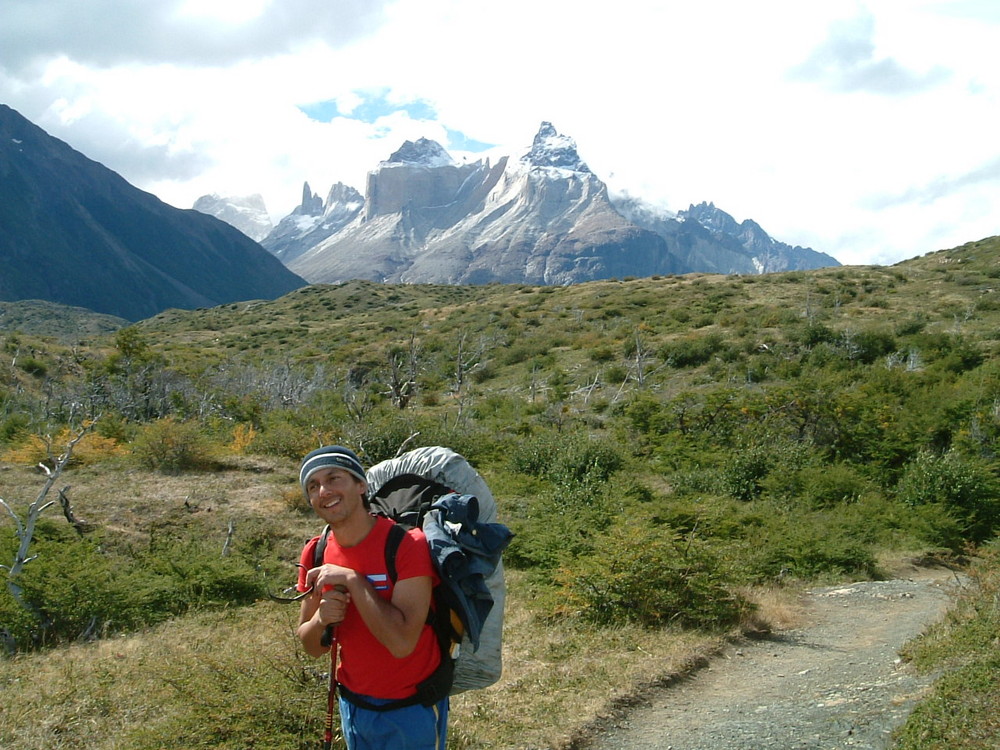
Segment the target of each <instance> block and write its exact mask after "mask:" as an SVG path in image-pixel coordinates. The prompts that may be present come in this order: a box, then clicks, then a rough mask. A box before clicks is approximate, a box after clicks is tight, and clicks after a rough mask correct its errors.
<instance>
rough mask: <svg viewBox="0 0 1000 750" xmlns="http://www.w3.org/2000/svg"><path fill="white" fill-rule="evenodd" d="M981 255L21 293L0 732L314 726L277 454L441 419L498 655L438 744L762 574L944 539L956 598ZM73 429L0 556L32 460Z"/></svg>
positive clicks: (975, 412) (561, 695) (590, 692)
mask: <svg viewBox="0 0 1000 750" xmlns="http://www.w3.org/2000/svg"><path fill="white" fill-rule="evenodd" d="M997 268H1000V241H998V240H997V239H991V240H984V241H982V242H978V243H972V244H970V245H966V246H963V247H961V248H957V249H955V250H950V251H943V252H940V253H932V254H929V255H927V256H924V257H922V258H918V259H914V260H912V261H907V262H906V263H902V264H899V265H897V266H894V267H891V268H867V267H863V268H833V269H824V270H820V271H814V272H808V273H803V272H793V273H785V274H774V275H769V276H759V277H758V276H753V277H723V276H705V275H694V276H684V277H662V278H651V279H630V280H623V281H606V282H594V283H590V284H582V285H578V286H573V287H563V288H553V287H537V288H536V287H527V286H499V285H491V286H485V287H445V286H382V285H377V284H372V283H367V282H351V283H347V284H342V285H336V286H312V287H307V288H304V289H301V290H298V291H296V292H293V293H291V294H289V295H286V296H285V297H283V298H281V299H279V300H276V301H273V302H251V303H240V304H233V305H224V306H221V307H218V308H212V309H207V310H197V311H177V310H172V311H168V312H166V313H163V314H161V315H159V316H157V317H155V318H153V319H150V320H147V321H143V322H141V323H138V324H136V325H133V326H128V327H124V328H119V329H118V330H116V331H114V332H112V333H108V334H104V333H99V332H95V333H94V334H93V335H87V336H82V337H80V336H78V337H77V338H75V339H74V338H73V336H72V334H71V333H67V332H65V331H63V332H59V333H56V332H54V331H53V328H52V326H53V320H52V316H51V315H46V317H45V328H44V330H43V332H42V333H39V332H36V331H34V330H32V326H31V324H30V316H29V317H28V318H24V317H22V318H20V319H19V328H18V330H4V331H0V352H2V354H3V355H4V356H3V360H2V361H0V498H2V499H3V500H4V501H5V505H6V508H7V510H6V520H5V525H3V526H0V564H3V565H5V566H6V567H5V568H0V573H3V574H4V575H5V576H6V582H7V584H8V585H7V586H6V587H5V589H4V590H3V591H2V592H0V624H2V625H3V628H4V630H3V638H4V644H5V646H6V649H7V652H8V655H9V657H10V658H9V659H7V660H6V661H2V662H0V683H2V684H3V685H4V686H5V688H7V689H5V691H4V692H5V698H4V699H3V700H2V701H0V745H2V746H11V747H25V748H33V747H46V748H75V747H81V748H82V747H87V748H102V747H107V748H111V747H114V748H117V749H118V750H137V749H138V748H153V747H157V748H168V747H177V748H195V747H204V748H246V747H269V748H299V747H306V746H309V743H310V742H314V741H315V738H316V737H318V736H319V735H320V734H321V729H320V722H321V721H322V717H323V713H324V710H325V709H324V697H323V691H324V690H325V688H324V686H323V671H324V670H325V666H324V665H323V664H321V663H318V662H313V661H311V660H304V659H303V657H302V656H301V655H300V653H299V650H298V649H297V648H296V644H295V643H294V639H293V637H292V635H291V621H292V618H293V617H294V614H293V613H292V612H291V609H289V608H285V609H283V608H282V607H281V605H277V604H274V603H271V602H268V601H266V593H267V592H268V591H269V590H277V589H279V588H282V587H283V586H284V585H286V584H287V583H288V582H289V581H290V580H291V577H292V567H291V562H292V561H294V560H295V559H296V558H297V555H298V552H299V550H300V548H301V544H302V542H303V541H304V540H305V539H306V538H308V536H310V535H311V534H312V533H315V528H314V527H315V521H314V519H313V518H312V517H311V514H310V512H309V511H308V509H307V508H305V507H304V504H303V502H302V498H301V493H300V492H299V490H298V486H297V484H296V482H295V468H296V462H297V460H298V458H299V457H300V456H301V455H303V454H304V453H305V452H307V451H308V450H310V449H311V448H313V447H316V446H317V445H319V444H321V443H325V442H340V443H343V444H346V445H350V446H351V447H353V448H355V449H357V450H358V451H359V452H360V453H361V454H362V455H363V457H364V458H365V460H366V461H367V462H375V461H379V460H381V459H383V458H387V457H390V456H392V455H395V453H396V452H397V451H398V450H399V449H400V447H401V446H408V447H412V446H415V445H419V444H443V445H448V446H450V447H452V448H454V449H455V450H457V451H459V452H460V453H462V454H464V455H465V456H466V457H467V458H469V459H470V460H471V461H472V462H473V463H474V464H475V465H476V466H477V468H479V470H480V472H481V473H482V474H483V475H484V477H485V478H486V479H487V481H488V483H489V484H490V486H491V488H492V489H493V491H494V494H495V495H496V496H497V499H498V505H499V510H500V514H501V517H502V520H504V521H505V522H506V523H508V525H510V526H511V527H512V529H513V530H514V531H515V533H516V537H515V539H514V542H513V544H512V546H511V547H510V549H509V552H508V554H507V556H506V558H505V559H506V563H507V567H508V572H509V576H510V579H511V596H510V599H509V602H508V604H509V606H508V629H507V631H508V636H507V637H506V648H507V664H506V667H507V668H506V672H505V676H504V678H503V680H502V681H501V683H500V684H498V685H496V686H494V687H493V688H490V689H489V690H486V691H483V692H480V693H477V694H475V695H473V696H461V697H459V698H458V699H456V701H455V709H454V713H455V719H454V722H453V732H452V737H451V740H450V746H452V747H455V748H464V747H469V748H472V747H475V748H485V747H496V748H502V747H555V746H560V745H566V744H569V743H571V742H572V739H573V738H574V737H575V736H577V735H578V734H579V733H580V732H582V731H584V730H585V727H586V726H587V724H588V722H589V721H590V720H592V719H593V718H594V717H595V716H597V715H599V714H600V713H602V712H606V711H608V710H610V709H611V707H612V706H613V704H614V703H615V702H616V701H627V700H629V699H630V696H633V695H634V694H635V693H636V691H638V690H640V689H641V686H642V685H644V684H648V683H650V682H655V681H656V680H658V679H663V677H664V675H668V674H671V673H673V672H676V671H682V670H683V669H685V668H687V667H689V666H690V665H691V664H692V663H695V662H697V660H698V659H699V658H703V656H704V655H705V654H708V653H711V651H712V650H713V649H714V648H715V647H717V645H718V644H719V642H720V641H721V639H724V638H725V637H727V636H728V635H731V634H732V633H734V632H738V631H740V630H741V629H761V628H766V627H767V626H768V620H769V619H771V620H773V619H774V618H775V617H776V616H777V615H776V611H777V610H776V609H774V608H773V605H772V604H770V602H773V601H774V600H775V599H777V600H779V601H780V600H781V598H782V596H783V595H785V594H788V595H790V594H791V593H793V592H794V591H795V587H796V586H797V585H799V584H802V583H811V582H815V581H821V580H827V581H832V580H838V579H842V578H845V577H855V578H856V577H868V578H872V577H878V576H880V575H882V574H883V572H884V571H883V570H882V566H881V565H880V561H881V560H884V559H886V558H891V557H896V558H898V557H905V556H917V555H924V554H928V553H931V554H933V555H935V556H937V557H939V558H941V557H944V558H950V559H951V560H953V561H955V562H958V561H960V560H963V559H965V558H966V557H969V556H973V557H976V556H980V557H981V558H982V562H981V563H979V565H978V567H977V568H976V570H977V571H978V572H977V573H976V575H977V576H979V577H980V579H981V581H982V582H983V583H982V585H981V586H980V588H979V589H978V590H979V591H980V592H982V593H981V595H979V596H977V597H972V598H970V600H969V603H968V604H967V605H965V606H966V607H968V608H972V609H975V608H976V607H981V606H982V601H983V600H982V596H986V597H987V598H988V597H989V596H990V594H989V592H990V590H991V589H990V588H989V584H988V581H989V580H991V579H990V576H992V575H993V571H995V569H996V566H995V564H994V563H995V556H993V555H991V554H986V553H984V552H983V551H984V550H986V551H988V550H990V549H992V547H991V540H992V539H994V538H995V536H996V534H997V530H998V525H1000V499H998V498H1000V485H998V481H1000V478H998V477H1000V475H998V468H1000V463H998V458H997V438H998V435H1000V409H998V407H997V404H1000V358H998V357H997V352H998V347H1000V338H998V336H997V333H996V332H997V331H998V330H1000V294H998V292H997V291H996V288H995V286H996V283H997V279H998V278H1000V272H998V271H997V270H996V269H997ZM81 435H82V437H81V438H80V439H79V441H78V442H77V443H76V444H75V445H74V448H73V451H72V457H71V459H69V460H68V461H67V462H66V465H65V466H64V467H63V468H62V469H61V476H60V482H59V483H57V484H56V485H55V486H54V487H53V489H52V493H53V496H52V500H53V502H54V503H55V505H54V506H53V507H50V508H48V509H47V510H46V511H45V512H44V513H40V514H38V515H39V517H38V519H37V523H36V524H35V525H34V527H33V533H32V539H31V549H30V559H28V560H24V559H22V560H20V562H19V564H18V565H16V566H15V565H12V563H13V562H15V561H16V559H17V555H18V549H19V548H20V542H21V541H22V537H23V535H21V536H19V534H18V528H19V527H18V524H19V523H20V524H22V526H23V523H24V521H25V520H26V519H27V518H28V516H29V515H30V513H31V511H30V509H29V506H28V502H29V501H30V500H31V499H32V498H34V497H35V496H36V495H37V494H38V490H39V487H40V486H41V484H42V482H43V480H44V476H43V475H39V474H37V473H35V471H36V470H35V468H34V467H37V466H38V465H39V464H41V465H43V466H46V467H49V470H50V471H51V470H52V467H56V466H57V465H58V463H57V461H58V456H59V455H60V452H61V451H62V450H64V449H65V446H66V445H67V444H68V443H69V442H70V440H72V438H73V436H81ZM57 496H58V497H57ZM60 508H61V512H60ZM15 567H16V568H17V572H16V575H14V573H13V569H14V568H15ZM12 586H13V587H15V588H16V591H17V595H16V596H15V595H14V593H12V592H13V591H14V590H15V588H12ZM994 598H995V597H994ZM994 604H995V602H994ZM959 612H966V610H965V609H960V610H959ZM956 617H959V618H966V619H968V618H969V615H968V614H959V615H956ZM962 621H963V622H964V621H965V620H962ZM995 625H996V623H993V624H992V627H994V631H993V633H994V637H995V633H996V631H995ZM987 629H988V628H987ZM949 632H955V631H954V630H953V631H949ZM974 632H975V633H976V635H975V636H969V637H968V638H967V639H966V640H967V641H968V642H969V643H970V644H971V643H974V642H977V640H976V639H977V638H980V636H981V635H982V633H984V632H986V631H985V630H982V631H979V630H975V631H974ZM940 637H941V638H945V636H940ZM980 645H981V644H980ZM986 653H987V651H983V658H985V654H986ZM914 658H918V657H916V656H915V657H914ZM919 658H920V659H924V658H925V657H923V656H921V657H919ZM926 658H927V659H930V657H926ZM976 658H978V657H976ZM961 659H965V661H962V668H965V667H966V666H967V663H966V662H968V663H972V662H973V661H975V659H974V658H973V656H971V655H967V656H962V657H961ZM960 661H961V660H960ZM941 663H944V664H945V665H946V666H947V667H948V668H951V666H952V665H955V664H958V661H956V660H955V658H953V657H952V656H948V657H947V658H945V659H944V661H943V662H941ZM994 666H995V665H994ZM969 668H970V669H972V670H973V671H975V669H981V670H986V669H987V667H986V666H982V665H980V666H979V667H975V668H974V667H969ZM979 673H980V672H976V674H979ZM986 673H987V672H986V671H983V672H982V674H986ZM970 674H971V672H970ZM941 689H942V690H944V691H946V692H947V687H946V683H942V688H941ZM8 696H9V697H8ZM928 705H931V704H930V703H929V704H928ZM987 705H991V704H987ZM948 710H950V709H948ZM930 711H931V709H930V708H922V709H921V711H920V712H918V713H917V714H915V715H914V716H915V718H914V719H913V720H912V721H911V725H912V726H917V725H915V724H914V722H922V724H920V725H919V727H920V728H917V729H914V730H913V731H914V732H916V733H917V734H918V735H919V736H921V737H930V736H931V734H930V733H931V732H932V731H938V730H937V729H933V730H932V729H930V728H928V727H929V726H930V725H932V724H935V723H936V722H939V721H940V716H938V717H937V718H935V714H933V713H928V712H930ZM985 713H990V712H988V711H987V712H985ZM994 714H995V712H994ZM984 715H985V714H984ZM991 715H993V714H991ZM983 721H984V722H985V723H984V724H983V726H984V731H994V732H995V727H994V728H993V729H992V730H991V729H989V727H990V725H989V724H988V720H986V719H984V720H983ZM906 731H910V729H909V726H908V728H907V730H906ZM942 731H943V730H942ZM904 736H905V735H901V737H904ZM914 736H917V735H914ZM902 741H904V740H902V739H901V742H902ZM942 742H943V743H944V744H941V745H939V746H940V747H946V746H954V747H975V745H965V746H962V745H948V743H947V741H944V740H943V741H942ZM901 746H905V747H918V746H920V747H931V745H917V744H911V745H901Z"/></svg>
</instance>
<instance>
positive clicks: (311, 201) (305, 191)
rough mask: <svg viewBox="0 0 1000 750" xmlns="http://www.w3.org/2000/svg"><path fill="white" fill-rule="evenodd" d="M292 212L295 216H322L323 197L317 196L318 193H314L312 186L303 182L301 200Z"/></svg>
mask: <svg viewBox="0 0 1000 750" xmlns="http://www.w3.org/2000/svg"><path fill="white" fill-rule="evenodd" d="M292 213H293V214H294V215H296V216H322V215H323V199H322V198H320V197H319V194H318V193H314V192H313V191H312V188H311V187H309V183H308V182H306V183H303V185H302V202H301V203H300V204H299V205H298V206H297V207H296V209H295V210H294V211H292Z"/></svg>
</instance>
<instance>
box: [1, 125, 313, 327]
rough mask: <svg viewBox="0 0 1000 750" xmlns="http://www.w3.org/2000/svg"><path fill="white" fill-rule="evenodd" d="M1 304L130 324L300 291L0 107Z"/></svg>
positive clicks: (246, 248)
mask: <svg viewBox="0 0 1000 750" xmlns="http://www.w3.org/2000/svg"><path fill="white" fill-rule="evenodd" d="M0 264H2V269H3V270H2V272H0V300H20V299H42V300H49V301H52V302H59V303H62V304H67V305H75V306H79V307H86V308H89V309H91V310H95V311H97V312H102V313H107V314H110V315H117V316H120V317H123V318H127V319H129V320H139V319H142V318H147V317H150V316H152V315H155V314H156V313H158V312H160V311H162V310H165V309H167V308H170V307H177V308H185V309H189V308H196V307H211V306H214V305H218V304H223V303H226V302H234V301H238V300H247V299H260V298H265V299H273V298H275V297H278V296H280V295H282V294H285V293H287V292H289V291H291V290H293V289H297V288H298V287H300V286H303V285H304V284H305V282H304V281H303V280H302V279H301V278H299V277H298V276H296V275H295V274H293V273H292V272H290V271H289V270H288V269H286V268H285V267H284V266H283V265H282V264H281V262H280V261H278V260H277V259H276V258H275V257H274V256H273V255H271V254H270V253H268V252H267V251H265V250H264V249H263V248H261V247H260V246H259V245H258V244H257V243H255V242H253V241H252V240H250V239H249V238H248V237H246V236H245V235H243V234H242V233H241V232H239V231H238V230H236V229H234V228H233V227H231V226H229V225H228V224H226V223H224V222H222V221H219V220H218V219H216V218H214V217H211V216H207V215H205V214H202V213H200V212H198V211H194V210H181V209H177V208H173V207H172V206H168V205H167V204H165V203H163V202H162V201H160V200H159V199H158V198H156V197H155V196H153V195H151V194H149V193H146V192H143V191H141V190H139V189H137V188H135V187H133V186H132V185H130V184H129V183H128V182H126V181H125V180H124V179H123V178H122V177H120V176H119V175H118V174H116V173H115V172H112V171H111V170H110V169H107V168H106V167H104V166H102V165H101V164H98V163H97V162H94V161H92V160H90V159H88V158H86V157H85V156H83V155H82V154H80V153H79V152H77V151H75V150H73V149H72V148H71V147H70V146H68V145H67V144H65V143H63V142H62V141H60V140H58V139H56V138H53V137H51V136H49V135H48V134H47V133H45V131H43V130H41V129H40V128H38V127H36V126H35V125H33V124H32V123H30V122H29V121H28V120H26V119H24V118H23V117H21V116H20V115H19V114H18V113H17V112H15V111H14V110H12V109H10V108H9V107H6V106H4V105H0Z"/></svg>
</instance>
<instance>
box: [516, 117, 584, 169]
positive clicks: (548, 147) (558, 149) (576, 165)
mask: <svg viewBox="0 0 1000 750" xmlns="http://www.w3.org/2000/svg"><path fill="white" fill-rule="evenodd" d="M524 161H527V162H528V163H529V164H530V165H531V166H533V167H559V168H560V169H570V170H572V171H574V172H590V168H589V167H588V166H587V165H586V164H585V163H584V162H583V160H582V159H581V158H580V155H579V154H578V153H577V152H576V141H574V140H573V139H572V138H570V137H569V136H565V135H559V133H558V132H557V131H556V129H555V128H554V127H553V126H552V123H551V122H542V125H541V127H540V128H539V129H538V133H537V134H536V135H535V140H534V141H533V142H532V144H531V151H529V152H528V153H527V155H526V156H525V157H524Z"/></svg>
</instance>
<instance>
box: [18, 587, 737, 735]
mask: <svg viewBox="0 0 1000 750" xmlns="http://www.w3.org/2000/svg"><path fill="white" fill-rule="evenodd" d="M509 578H510V598H509V601H510V608H509V615H508V617H507V619H506V634H505V673H504V676H503V678H502V680H501V681H500V682H499V683H498V684H497V685H494V686H493V687H491V688H488V689H486V690H481V691H476V692H472V693H467V694H463V695H460V696H457V697H455V698H454V699H453V704H452V722H451V729H450V734H451V742H450V743H449V746H450V747H453V748H561V747H568V746H570V745H571V743H572V742H573V740H574V739H576V738H579V737H580V736H582V735H584V734H586V732H587V731H588V729H589V728H591V727H593V726H595V725H596V724H597V723H599V722H600V720H601V718H602V717H606V716H609V715H611V714H613V713H614V712H615V711H617V710H619V709H620V708H621V707H622V706H624V705H628V704H629V703H630V702H632V701H634V700H635V698H636V696H637V695H639V694H641V693H642V691H643V690H645V689H646V688H648V687H649V686H650V685H653V684H656V683H661V682H663V681H664V680H665V679H666V678H668V677H669V676H671V675H675V674H678V673H682V672H685V671H688V670H689V669H690V668H691V667H692V665H694V664H697V663H699V662H701V661H703V660H704V658H705V656H706V655H708V654H711V653H712V652H714V651H715V650H716V649H717V648H718V646H719V643H720V642H719V640H718V639H713V638H710V637H707V636H703V635H702V636H700V635H696V634H692V633H683V632H670V631H649V630H643V629H640V628H621V629H615V630H611V631H604V630H601V631H599V630H595V629H592V628H588V627H577V626H573V625H570V626H558V627H552V626H550V625H547V624H545V623H542V622H539V621H538V620H537V619H535V618H534V617H532V616H531V615H530V614H529V612H528V609H527V608H526V606H525V602H524V593H523V586H522V583H521V581H520V576H519V575H518V574H517V573H516V572H515V573H512V574H510V576H509ZM294 610H295V608H294V607H283V606H281V605H277V604H271V603H261V604H259V605H257V606H255V607H251V608H248V609H246V610H243V611H232V612H225V613H214V614H203V615H197V616H193V617H189V618H183V619H179V620H176V621H174V622H171V623H168V624H166V625H164V626H162V627H159V628H156V629H153V630H151V631H149V632H147V633H142V634H139V635H133V636H129V637H122V638H114V639H110V640H107V641H102V642H98V643H92V644H80V645H74V646H71V647H69V648H65V649H62V650H59V651H53V652H48V653H44V654H30V655H25V656H21V657H18V658H16V659H14V660H10V661H6V662H0V685H3V686H4V696H5V697H4V700H3V702H2V704H0V747H5V748H6V747H10V748H19V750H36V749H37V750H41V748H46V749H47V750H62V749H64V748H74V749H76V748H88V750H136V749H138V748H153V747H161V748H166V747H177V748H180V747H184V745H183V744H167V743H168V742H171V740H169V739H168V738H169V737H172V736H176V734H177V731H178V730H177V727H178V726H190V724H191V722H192V721H198V720H203V721H205V722H206V727H205V728H206V730H208V729H209V727H208V726H207V723H208V722H214V721H216V720H218V719H217V718H214V719H213V718H212V717H213V716H214V717H219V716H221V717H222V718H223V719H224V718H225V716H226V714H227V713H230V714H232V716H233V717H234V722H235V723H238V724H240V725H241V726H244V727H245V726H247V721H246V718H245V715H246V714H247V712H248V711H249V712H250V713H251V714H254V713H256V714H258V715H259V716H260V717H261V719H260V724H264V722H266V720H267V719H266V717H267V716H269V715H271V714H272V713H273V712H274V710H275V706H274V704H278V705H279V706H280V705H284V706H286V707H287V710H288V711H289V713H292V712H294V711H296V710H301V707H298V708H296V707H295V706H292V705H291V702H292V701H294V700H296V697H297V699H298V700H299V701H300V702H306V703H308V705H309V707H308V708H307V709H306V713H307V715H308V716H309V717H310V719H309V721H308V722H305V723H304V725H303V726H302V736H303V739H306V740H308V739H309V738H310V737H314V736H318V735H317V732H318V731H319V730H318V726H319V722H320V720H321V718H322V714H323V710H324V708H323V706H324V691H325V687H324V684H323V680H322V679H320V675H319V674H318V673H319V672H322V671H323V670H324V669H325V667H326V664H325V662H324V661H323V660H318V661H316V662H310V663H309V664H307V665H305V669H307V670H308V669H313V670H315V671H316V672H317V679H316V680H315V681H314V683H313V684H312V685H310V686H309V687H308V688H305V687H302V686H301V685H298V684H296V680H297V679H299V678H298V677H296V675H301V669H302V668H303V658H302V656H301V655H300V654H299V653H298V648H297V643H295V641H294V637H293V636H292V628H293V626H294V621H295V611H294ZM227 681H228V682H229V683H231V684H229V685H228V687H226V686H225V685H224V684H222V683H226V682H227ZM227 701H228V702H227ZM254 701H257V702H259V705H247V704H248V703H250V704H252V703H253V702H254ZM185 714H188V715H187V716H185ZM238 717H243V718H238ZM250 726H253V723H252V722H251V724H250ZM258 730H259V732H260V735H259V736H264V737H266V736H267V727H266V726H258ZM213 731H215V730H213ZM244 731H245V732H246V731H249V730H244ZM178 741H180V740H178ZM239 742H240V740H239V738H234V739H233V740H231V741H228V742H227V741H220V742H219V744H215V745H204V747H233V748H236V747H248V746H251V745H240V744H239ZM258 746H260V747H269V748H285V747H287V748H289V749H292V748H296V747H297V744H294V743H293V744H261V745H258Z"/></svg>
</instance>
